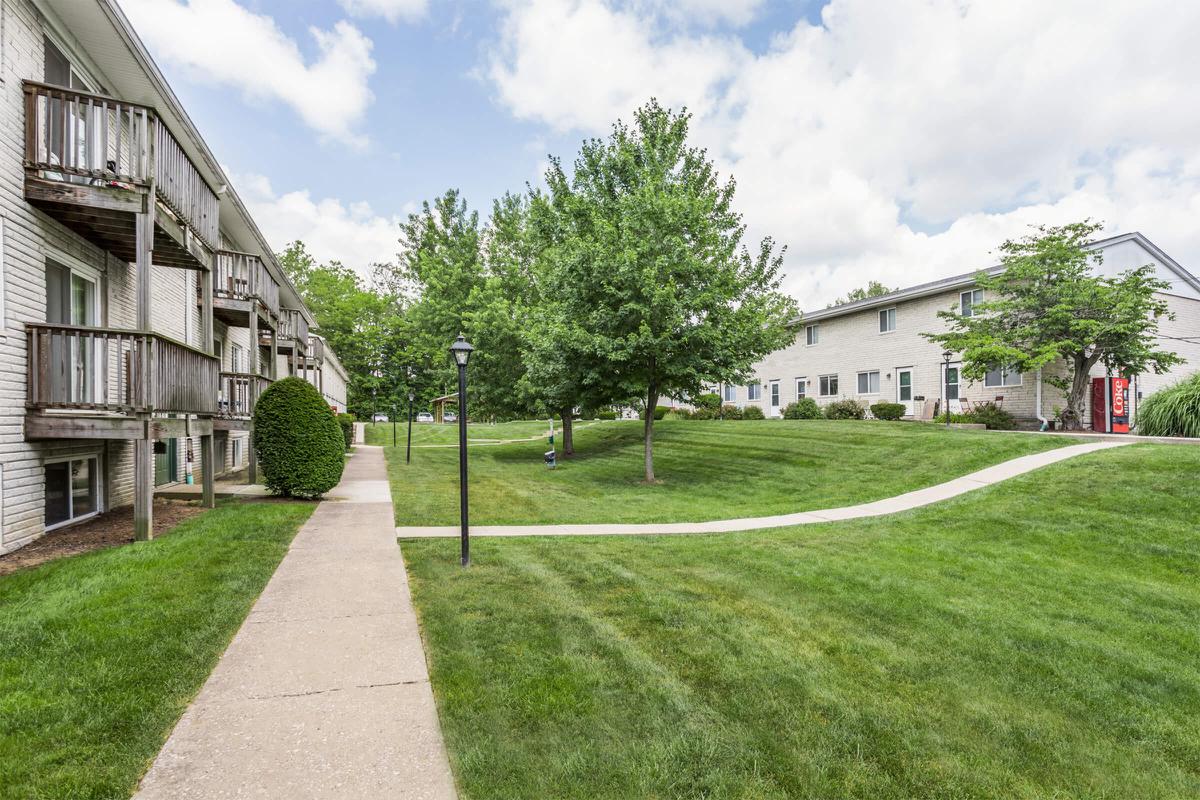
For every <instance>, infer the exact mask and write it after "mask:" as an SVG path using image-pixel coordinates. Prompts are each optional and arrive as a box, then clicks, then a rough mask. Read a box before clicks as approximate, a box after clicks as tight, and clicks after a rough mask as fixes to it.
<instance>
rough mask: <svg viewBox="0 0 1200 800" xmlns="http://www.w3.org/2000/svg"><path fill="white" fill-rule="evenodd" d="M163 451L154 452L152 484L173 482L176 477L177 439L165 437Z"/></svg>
mask: <svg viewBox="0 0 1200 800" xmlns="http://www.w3.org/2000/svg"><path fill="white" fill-rule="evenodd" d="M166 444H167V446H166V449H165V450H164V452H161V453H155V454H154V485H155V486H162V485H163V484H165V483H174V482H175V481H177V480H179V478H178V472H179V470H178V465H179V440H178V439H167V442H166Z"/></svg>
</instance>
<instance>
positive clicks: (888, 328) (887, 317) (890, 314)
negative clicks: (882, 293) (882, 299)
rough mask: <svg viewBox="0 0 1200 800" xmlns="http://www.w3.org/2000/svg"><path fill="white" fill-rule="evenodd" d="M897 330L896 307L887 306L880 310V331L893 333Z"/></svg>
mask: <svg viewBox="0 0 1200 800" xmlns="http://www.w3.org/2000/svg"><path fill="white" fill-rule="evenodd" d="M894 330H896V309H895V308H885V309H883V310H882V311H880V312H879V332H880V333H891V332H892V331H894Z"/></svg>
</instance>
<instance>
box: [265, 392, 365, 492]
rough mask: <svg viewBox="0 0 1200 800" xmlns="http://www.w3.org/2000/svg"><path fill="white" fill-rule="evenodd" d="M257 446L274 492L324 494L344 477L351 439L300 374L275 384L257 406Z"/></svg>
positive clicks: (266, 479) (269, 486)
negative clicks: (347, 447) (344, 435)
mask: <svg viewBox="0 0 1200 800" xmlns="http://www.w3.org/2000/svg"><path fill="white" fill-rule="evenodd" d="M251 439H252V446H253V447H254V452H255V454H256V455H257V456H258V463H259V466H261V467H262V472H263V482H264V483H265V484H266V486H267V489H269V490H270V491H272V492H274V493H275V494H281V495H284V496H287V497H305V498H313V497H320V496H321V495H323V494H325V492H328V491H329V490H330V489H332V488H333V487H334V486H337V483H338V481H339V480H341V478H342V469H343V467H344V466H345V464H346V440H345V439H344V438H343V435H342V428H341V426H340V425H339V424H338V421H337V420H336V419H334V416H333V412H332V411H330V410H329V406H328V405H326V403H325V400H324V398H322V397H321V394H320V393H319V392H318V391H317V390H316V388H315V387H314V386H313V385H312V384H311V383H309V382H308V381H306V380H302V379H301V378H284V379H283V380H281V381H276V382H275V383H272V384H271V385H270V386H269V387H267V390H266V391H265V392H263V393H262V396H261V397H259V398H258V402H257V403H255V405H254V427H253V433H252V434H251Z"/></svg>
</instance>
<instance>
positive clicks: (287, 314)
mask: <svg viewBox="0 0 1200 800" xmlns="http://www.w3.org/2000/svg"><path fill="white" fill-rule="evenodd" d="M279 338H280V339H294V340H295V341H296V342H297V343H298V344H299V345H300V347H301V348H305V347H307V345H308V320H306V319H305V318H304V315H303V314H301V313H300V312H299V311H297V310H296V309H294V308H285V309H283V310H282V311H281V312H280V313H279Z"/></svg>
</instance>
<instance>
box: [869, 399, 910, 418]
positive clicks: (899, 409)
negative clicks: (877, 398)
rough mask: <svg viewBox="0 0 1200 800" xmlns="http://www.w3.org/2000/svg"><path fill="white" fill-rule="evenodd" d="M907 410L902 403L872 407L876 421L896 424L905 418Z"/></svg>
mask: <svg viewBox="0 0 1200 800" xmlns="http://www.w3.org/2000/svg"><path fill="white" fill-rule="evenodd" d="M905 410H906V409H905V407H904V405H903V404H901V403H874V404H873V405H872V406H871V414H872V415H873V416H874V417H875V419H884V420H888V421H889V422H895V421H896V420H898V419H900V418H901V417H903V416H904V412H905Z"/></svg>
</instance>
